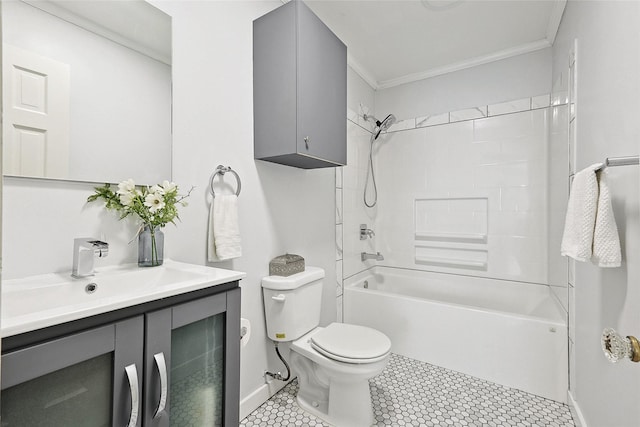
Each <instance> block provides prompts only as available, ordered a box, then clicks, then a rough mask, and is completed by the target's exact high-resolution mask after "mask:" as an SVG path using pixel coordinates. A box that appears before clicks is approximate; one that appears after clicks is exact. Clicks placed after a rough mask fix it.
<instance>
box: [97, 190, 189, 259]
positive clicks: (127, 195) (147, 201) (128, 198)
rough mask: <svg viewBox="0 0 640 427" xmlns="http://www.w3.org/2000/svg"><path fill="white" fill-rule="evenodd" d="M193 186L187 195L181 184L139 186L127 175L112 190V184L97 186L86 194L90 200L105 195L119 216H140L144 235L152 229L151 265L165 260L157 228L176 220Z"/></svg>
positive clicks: (185, 204) (104, 197) (141, 229)
mask: <svg viewBox="0 0 640 427" xmlns="http://www.w3.org/2000/svg"><path fill="white" fill-rule="evenodd" d="M192 190H193V188H191V190H189V192H188V193H187V194H185V195H181V194H179V193H178V186H177V185H176V184H175V183H173V182H169V181H163V182H162V184H157V185H154V186H151V187H148V186H136V184H135V182H134V181H133V180H132V179H127V180H125V181H122V182H121V183H119V184H118V190H117V191H113V190H112V189H111V185H110V184H105V185H104V186H102V187H96V188H95V193H94V194H92V195H91V196H89V197H88V198H87V202H93V201H96V200H98V199H102V200H104V202H105V207H106V208H107V209H109V210H115V211H117V212H119V213H120V219H123V218H126V217H127V216H129V215H132V214H133V215H135V216H137V217H138V219H139V220H140V222H141V223H142V225H141V226H140V229H139V230H138V232H137V233H136V236H141V233H142V232H143V231H144V230H145V229H147V228H148V229H149V232H150V235H151V259H150V262H151V263H150V265H160V264H162V256H160V257H159V256H158V249H157V248H156V233H157V232H159V231H157V230H156V229H157V228H162V227H164V226H165V225H167V224H168V223H172V224H175V220H176V219H180V217H179V216H178V205H181V206H183V207H184V206H187V202H186V201H185V199H186V198H187V197H189V195H190V194H191V191H192ZM140 256H141V251H140V250H139V259H138V263H139V264H140V265H142V264H141V262H142V261H141V259H140Z"/></svg>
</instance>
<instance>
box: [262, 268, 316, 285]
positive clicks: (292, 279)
mask: <svg viewBox="0 0 640 427" xmlns="http://www.w3.org/2000/svg"><path fill="white" fill-rule="evenodd" d="M323 278H324V270H323V269H322V268H319V267H310V266H307V267H306V268H305V270H304V271H303V272H300V273H296V274H292V275H291V276H267V277H265V278H263V279H262V287H263V288H265V289H274V290H278V291H286V290H292V289H296V288H299V287H300V286H303V285H306V284H309V283H311V282H315V281H316V280H320V279H323Z"/></svg>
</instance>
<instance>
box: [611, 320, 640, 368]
mask: <svg viewBox="0 0 640 427" xmlns="http://www.w3.org/2000/svg"><path fill="white" fill-rule="evenodd" d="M601 342H602V351H603V352H604V355H605V357H606V358H607V359H608V360H609V362H611V363H616V362H617V361H619V360H621V359H624V358H628V359H629V360H631V361H632V362H640V342H638V339H637V338H636V337H634V336H627V337H623V336H622V335H620V334H618V333H617V332H616V331H615V330H614V329H611V328H606V329H605V330H604V331H602V340H601Z"/></svg>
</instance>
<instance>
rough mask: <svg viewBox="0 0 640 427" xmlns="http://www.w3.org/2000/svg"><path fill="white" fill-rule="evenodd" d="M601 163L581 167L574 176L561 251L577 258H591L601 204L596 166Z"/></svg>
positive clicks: (584, 260)
mask: <svg viewBox="0 0 640 427" xmlns="http://www.w3.org/2000/svg"><path fill="white" fill-rule="evenodd" d="M600 167H602V164H601V163H598V164H594V165H591V166H589V167H588V168H586V169H583V170H581V171H580V172H578V173H577V174H575V176H574V177H573V183H572V184H571V193H570V194H569V204H568V206H567V216H566V217H565V223H564V234H563V236H562V245H561V246H560V253H561V254H562V255H564V256H569V257H571V258H573V259H575V260H576V261H583V262H586V261H588V260H589V259H591V254H592V247H593V231H594V225H595V222H596V210H597V208H598V179H597V177H596V170H597V169H598V168H600Z"/></svg>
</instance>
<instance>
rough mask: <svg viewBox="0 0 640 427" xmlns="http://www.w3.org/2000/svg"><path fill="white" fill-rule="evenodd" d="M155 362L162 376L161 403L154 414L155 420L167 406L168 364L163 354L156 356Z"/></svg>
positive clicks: (154, 356)
mask: <svg viewBox="0 0 640 427" xmlns="http://www.w3.org/2000/svg"><path fill="white" fill-rule="evenodd" d="M153 360H154V361H155V362H156V367H157V368H158V374H159V375H160V401H159V402H158V408H157V409H156V412H155V414H153V418H158V415H160V413H161V412H163V411H164V408H165V406H166V405H167V392H168V390H167V362H166V361H165V359H164V353H163V352H160V353H156V354H154V355H153Z"/></svg>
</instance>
